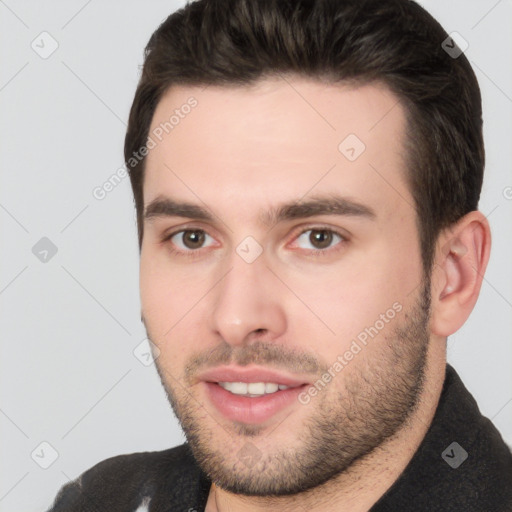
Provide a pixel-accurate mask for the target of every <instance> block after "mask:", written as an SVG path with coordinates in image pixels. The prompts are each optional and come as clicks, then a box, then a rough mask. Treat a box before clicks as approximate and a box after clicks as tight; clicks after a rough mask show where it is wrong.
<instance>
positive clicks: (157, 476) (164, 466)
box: [47, 443, 200, 512]
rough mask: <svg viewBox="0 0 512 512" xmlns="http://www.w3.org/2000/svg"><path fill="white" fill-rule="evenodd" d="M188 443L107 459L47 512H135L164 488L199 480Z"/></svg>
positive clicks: (67, 488) (65, 490) (69, 486)
mask: <svg viewBox="0 0 512 512" xmlns="http://www.w3.org/2000/svg"><path fill="white" fill-rule="evenodd" d="M199 474H200V473H199V469H198V467H197V465H196V462H195V460H194V458H193V456H192V453H191V451H190V448H189V446H188V444H187V443H185V444H182V445H180V446H176V447H174V448H170V449H168V450H163V451H154V452H137V453H131V454H124V455H117V456H115V457H110V458H108V459H105V460H103V461H101V462H99V463H97V464H95V465H94V466H92V467H91V468H89V469H88V470H86V471H85V472H83V473H82V474H81V475H80V476H79V477H78V478H76V479H75V480H73V481H71V482H69V483H67V484H65V485H64V486H63V487H62V488H61V489H60V490H59V492H58V494H57V496H56V497H55V500H54V502H53V505H52V506H51V507H50V508H49V509H48V511H47V512H64V511H66V512H74V511H81V512H82V511H84V512H85V511H91V512H93V511H95V512H99V511H102V510H109V511H110V512H117V511H123V512H125V511H130V510H136V509H137V507H138V506H140V505H144V504H147V503H148V502H149V501H152V500H153V499H155V498H156V497H157V496H158V494H159V493H160V491H161V489H163V488H174V489H176V488H179V487H181V485H182V484H183V482H184V481H190V480H192V481H195V480H197V479H198V478H199Z"/></svg>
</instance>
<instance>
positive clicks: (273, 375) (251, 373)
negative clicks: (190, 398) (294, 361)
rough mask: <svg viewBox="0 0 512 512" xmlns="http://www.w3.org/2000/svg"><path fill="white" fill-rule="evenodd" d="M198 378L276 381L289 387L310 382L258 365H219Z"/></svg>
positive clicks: (232, 380)
mask: <svg viewBox="0 0 512 512" xmlns="http://www.w3.org/2000/svg"><path fill="white" fill-rule="evenodd" d="M197 378H198V380H202V381H206V382H274V383H276V384H281V385H283V386H289V387H296V386H301V385H303V384H307V383H308V381H307V380H304V379H301V378H298V377H293V376H290V375H286V374H283V373H280V372H278V371H276V370H272V369H269V368H262V367H257V366H252V367H250V368H242V367H235V366H219V367H217V368H212V369H210V370H206V371H204V372H202V373H200V374H199V376H198V377H197Z"/></svg>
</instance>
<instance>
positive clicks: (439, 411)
mask: <svg viewBox="0 0 512 512" xmlns="http://www.w3.org/2000/svg"><path fill="white" fill-rule="evenodd" d="M210 485H211V480H210V479H209V478H208V476H207V475H206V474H205V473H204V472H203V471H202V470H201V469H200V468H199V466H198V465H197V463H196V461H195V459H194V457H193V455H192V452H191V450H190V447H189V446H188V443H185V444H182V445H180V446H177V447H174V448H170V449H167V450H163V451H153V452H139V453H132V454H125V455H118V456H115V457H111V458H108V459H106V460H103V461H101V462H99V463H98V464H96V465H95V466H93V467H91V468H90V469H88V470H87V471H85V472H84V473H83V474H82V475H80V476H79V477H78V478H77V479H76V480H74V481H72V482H69V483H67V484H66V485H64V486H63V487H62V488H61V489H60V491H59V493H58V495H57V496H56V498H55V501H54V503H53V506H52V507H51V508H50V509H49V510H48V511H47V512H143V511H144V512H146V511H147V512H203V511H204V510H205V506H206V502H207V499H208V494H209V490H210ZM408 511H411V512H413V511H414V512H512V453H511V450H510V448H509V447H508V446H507V444H506V443H505V442H504V440H503V438H502V437H501V435H500V433H499V432H498V430H497V429H496V427H495V426H494V425H493V424H492V422H491V421H490V420H489V419H487V418H486V417H484V416H483V415H482V414H481V413H480V411H479V408H478V405H477V403H476V401H475V399H474V398H473V396H472V395H471V394H470V393H469V391H468V390H467V389H466V387H465V386H464V384H463V383H462V381H461V379H460V377H459V376H458V374H457V372H456V371H455V369H454V368H453V367H452V366H451V365H449V364H447V365H446V376H445V380H444V384H443V390H442V393H441V396H440V400H439V403H438V406H437V408H436V413H435V415H434V419H433V421H432V423H431V425H430V427H429V429H428V431H427V433H426V435H425V437H424V438H423V440H422V442H421V444H420V446H419V447H418V449H417V450H416V452H415V454H414V455H413V457H412V459H411V460H410V461H409V463H408V465H407V466H406V468H405V469H404V471H403V472H402V473H401V475H400V476H399V477H398V478H397V480H395V482H394V483H393V484H392V485H391V487H390V488H389V489H388V490H387V491H386V492H385V493H384V494H383V495H382V496H381V497H380V499H379V500H378V501H377V502H376V503H375V504H374V505H373V506H372V507H371V509H370V511H369V512H408Z"/></svg>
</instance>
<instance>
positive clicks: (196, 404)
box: [140, 77, 430, 495]
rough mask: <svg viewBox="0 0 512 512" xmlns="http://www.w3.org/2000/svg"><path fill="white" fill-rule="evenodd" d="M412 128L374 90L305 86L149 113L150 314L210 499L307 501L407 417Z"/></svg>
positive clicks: (145, 279)
mask: <svg viewBox="0 0 512 512" xmlns="http://www.w3.org/2000/svg"><path fill="white" fill-rule="evenodd" d="M190 97H193V98H194V101H192V102H191V101H190V100H189V98H190ZM187 100H188V104H192V103H194V105H195V106H194V107H193V108H185V107H183V106H184V105H186V104H187ZM195 102H197V103H195ZM176 109H178V112H176ZM172 115H175V118H174V119H173V121H172V124H173V127H172V129H169V125H167V131H168V132H169V133H168V134H167V135H165V131H164V135H165V136H163V137H162V135H161V134H162V129H161V127H160V130H158V127H159V126H161V123H165V122H168V121H169V119H170V117H171V116H172ZM178 117H179V121H177V122H176V120H177V118H178ZM405 129H406V126H405V117H404V112H403V109H402V107H401V105H400V104H399V103H397V99H396V97H395V96H393V95H392V94H391V93H390V92H388V91H387V90H386V89H385V88H383V87H379V86H376V85H367V86H364V87H359V88H356V89H349V88H347V87H346V86H342V85H337V86H335V85H325V84H321V83H320V82H316V81H311V80H307V79H303V78H297V77H294V78H289V79H287V80H284V79H275V80H268V79H267V80H265V81H261V82H259V83H258V84H257V86H256V87H252V88H237V87H234V86H233V87H229V88H228V87H214V86H209V87H207V88H205V89H204V88H200V87H186V86H180V87H174V88H172V89H170V90H169V91H168V92H167V94H166V95H165V96H164V97H163V99H162V100H161V101H160V103H159V104H158V106H157V109H156V112H155V115H154V118H153V121H152V125H151V129H150V134H149V135H150V136H151V137H152V138H153V140H154V142H156V146H155V147H154V148H153V149H151V151H150V153H149V155H148V156H147V160H146V176H145V182H144V203H145V206H146V207H148V206H149V209H148V213H151V215H149V216H148V218H147V219H146V220H145V222H144V238H143V244H142V251H141V275H140V280H141V281H140V284H141V300H142V313H143V317H144V321H145V325H146V329H147V332H148V337H149V338H150V339H151V341H152V342H153V343H154V344H155V345H156V346H157V347H158V349H159V357H158V358H157V359H156V364H157V369H158V372H159V375H160V378H161V379H162V384H163V386H164V388H165V390H166V392H167V394H168V396H169V400H170V402H171V405H172V407H173V409H174V411H175V413H176V415H177V417H178V419H179V420H180V422H181V424H182V427H183V429H184V431H185V434H186V436H187V439H188V440H189V443H190V446H191V448H192V450H193V452H194V455H195V457H196V459H197V460H198V462H199V463H200V464H201V466H202V467H203V469H204V470H205V471H207V472H208V473H209V475H210V477H211V478H212V479H213V480H214V481H215V482H216V483H217V485H219V486H220V487H223V488H225V489H227V490H230V491H232V492H239V493H242V494H249V495H251V494H252V495H266V494H292V493H296V492H298V491H300V490H305V489H307V488H311V487H314V486H316V485H319V484H320V483H322V482H324V481H326V480H327V479H329V478H331V477H333V476H334V475H336V474H339V473H340V472H342V471H343V470H345V469H346V468H347V467H349V466H350V465H351V464H352V463H353V462H354V461H356V460H357V459H359V458H361V457H362V456H363V455H365V454H367V453H369V452H371V451H372V450H373V449H374V448H376V447H377V446H379V445H381V443H382V442H383V441H384V440H385V439H387V438H388V437H390V436H392V435H393V434H395V433H396V432H397V431H398V430H399V429H400V427H401V426H403V424H404V422H405V420H406V419H407V417H408V415H409V414H410V413H411V412H412V411H413V410H414V408H415V406H416V404H417V402H418V399H419V398H420V395H421V393H422V378H423V375H424V367H425V363H426V349H427V345H428V340H429V334H428V297H429V294H430V289H429V284H428V282H427V281H425V282H424V281H422V277H423V273H422V264H421V257H420V249H419V239H418V233H417V228H416V223H415V222H416V219H415V212H414V208H413V206H412V205H413V204H414V201H413V198H412V196H411V193H410V191H409V190H408V187H407V185H406V182H405V167H404V165H405V164H404V162H403V156H404V155H403V149H402V140H403V137H404V135H405ZM155 130H156V131H155ZM154 133H157V134H159V136H158V137H155V136H154V135H152V134H154ZM351 134H352V135H351ZM347 137H348V138H347ZM159 138H161V139H162V140H161V141H160V140H159ZM363 144H364V146H365V147H364V146H363ZM166 199H169V200H172V202H173V204H170V203H169V204H167V207H165V205H163V206H162V204H160V205H159V206H158V205H157V204H156V203H157V201H160V200H166ZM329 201H330V202H329ZM178 203H180V205H179V207H178V206H177V205H178ZM181 203H186V204H187V205H186V206H183V205H181ZM329 207H330V209H329ZM163 212H166V214H164V213H163ZM329 377H330V378H329ZM320 381H321V382H320ZM218 382H244V384H235V385H231V384H227V385H226V384H222V385H219V384H218ZM248 383H253V385H248ZM258 383H260V384H258ZM261 383H265V385H263V384H261ZM322 383H323V384H322ZM276 384H277V385H279V384H281V386H283V385H288V386H289V388H288V389H280V388H279V387H277V389H278V390H277V391H276ZM225 387H227V388H230V389H231V390H229V389H224V388H225ZM264 392H265V394H263V395H262V394H261V393H264ZM237 393H242V395H240V394H237Z"/></svg>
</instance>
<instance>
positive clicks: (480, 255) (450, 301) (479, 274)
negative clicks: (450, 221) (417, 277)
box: [430, 211, 491, 337]
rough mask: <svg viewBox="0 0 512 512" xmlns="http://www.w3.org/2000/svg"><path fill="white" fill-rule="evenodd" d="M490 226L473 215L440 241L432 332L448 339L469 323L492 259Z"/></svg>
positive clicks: (436, 264) (437, 254) (434, 273)
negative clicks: (488, 264)
mask: <svg viewBox="0 0 512 512" xmlns="http://www.w3.org/2000/svg"><path fill="white" fill-rule="evenodd" d="M490 246H491V234H490V228H489V223H488V222H487V219H486V218H485V217H484V215H483V214H482V213H481V212H479V211H474V212H470V213H468V214H467V215H465V216H464V217H463V218H462V219H460V220H459V221H458V222H457V224H455V225H454V226H452V227H451V228H450V229H449V230H445V231H444V232H443V233H441V235H440V236H439V239H438V244H437V247H438V250H437V251H436V258H435V264H434V270H433V273H432V314H431V322H430V323H431V330H432V332H433V333H434V334H436V335H439V336H442V337H446V336H449V335H451V334H453V333H454V332H455V331H457V330H458V329H459V328H460V327H461V326H462V325H463V324H464V322H465V321H466V320H467V318H468V317H469V315H470V313H471V311H472V310H473V308H474V306H475V303H476V301H477V299H478V295H479V293H480V288H481V285H482V280H483V276H484V273H485V269H486V267H487V262H488V260H489V254H490Z"/></svg>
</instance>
